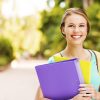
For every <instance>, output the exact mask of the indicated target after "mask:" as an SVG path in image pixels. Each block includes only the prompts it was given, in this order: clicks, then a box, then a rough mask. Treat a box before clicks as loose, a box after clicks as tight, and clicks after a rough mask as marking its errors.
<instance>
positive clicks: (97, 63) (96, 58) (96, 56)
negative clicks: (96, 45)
mask: <svg viewBox="0 0 100 100" xmlns="http://www.w3.org/2000/svg"><path fill="white" fill-rule="evenodd" d="M91 51H92V52H93V54H94V55H95V59H96V65H97V70H98V72H99V67H98V59H97V55H96V53H95V52H94V51H93V50H91Z"/></svg>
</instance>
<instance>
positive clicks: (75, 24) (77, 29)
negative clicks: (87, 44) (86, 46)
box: [62, 14, 87, 45]
mask: <svg viewBox="0 0 100 100" xmlns="http://www.w3.org/2000/svg"><path fill="white" fill-rule="evenodd" d="M62 32H63V34H65V36H66V40H67V43H70V44H75V45H80V44H83V41H84V40H85V38H86V36H87V21H86V19H85V18H84V17H83V16H81V15H78V14H72V15H69V16H68V17H66V20H65V26H64V27H63V29H62Z"/></svg>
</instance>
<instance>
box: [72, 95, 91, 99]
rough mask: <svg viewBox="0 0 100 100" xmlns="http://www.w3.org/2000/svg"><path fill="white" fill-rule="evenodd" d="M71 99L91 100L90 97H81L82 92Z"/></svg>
mask: <svg viewBox="0 0 100 100" xmlns="http://www.w3.org/2000/svg"><path fill="white" fill-rule="evenodd" d="M72 100H91V97H83V95H82V94H78V95H76V96H75V97H74V98H72Z"/></svg>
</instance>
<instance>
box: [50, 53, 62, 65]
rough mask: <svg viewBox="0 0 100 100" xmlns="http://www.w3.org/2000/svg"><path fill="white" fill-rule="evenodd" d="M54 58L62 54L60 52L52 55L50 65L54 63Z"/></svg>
mask: <svg viewBox="0 0 100 100" xmlns="http://www.w3.org/2000/svg"><path fill="white" fill-rule="evenodd" d="M54 56H61V55H60V52H58V53H56V54H54V55H52V56H51V57H49V59H48V63H53V62H54Z"/></svg>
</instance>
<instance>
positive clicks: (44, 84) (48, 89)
mask: <svg viewBox="0 0 100 100" xmlns="http://www.w3.org/2000/svg"><path fill="white" fill-rule="evenodd" d="M35 69H36V72H37V76H38V79H39V82H40V87H41V89H42V92H43V96H44V97H45V98H49V99H53V100H68V99H71V98H73V97H74V96H75V95H77V94H78V89H79V84H80V83H82V84H83V83H84V80H83V76H82V73H81V69H80V66H79V62H78V59H76V58H75V59H71V60H66V61H61V62H56V63H51V64H43V65H38V66H36V67H35Z"/></svg>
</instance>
